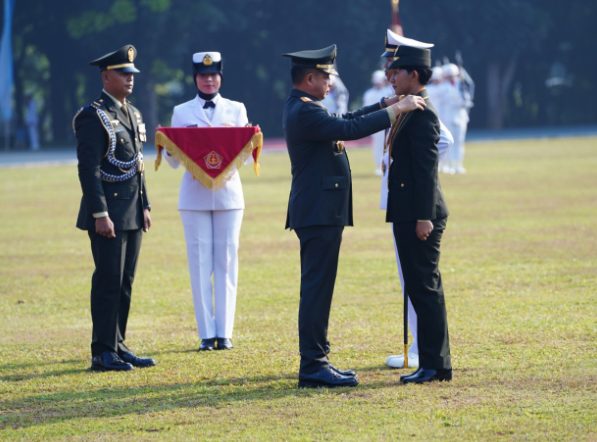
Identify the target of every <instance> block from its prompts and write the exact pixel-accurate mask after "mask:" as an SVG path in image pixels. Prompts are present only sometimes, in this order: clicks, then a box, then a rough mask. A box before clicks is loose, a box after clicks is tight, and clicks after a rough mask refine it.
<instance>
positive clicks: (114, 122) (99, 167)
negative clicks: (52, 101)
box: [73, 45, 155, 371]
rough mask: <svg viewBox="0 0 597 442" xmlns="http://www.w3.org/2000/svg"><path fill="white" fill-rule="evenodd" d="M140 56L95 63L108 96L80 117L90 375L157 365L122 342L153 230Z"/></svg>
mask: <svg viewBox="0 0 597 442" xmlns="http://www.w3.org/2000/svg"><path fill="white" fill-rule="evenodd" d="M136 55H137V50H136V49H135V47H134V46H133V45H125V46H123V47H121V48H120V49H118V50H116V51H114V52H111V53H109V54H106V55H104V56H102V57H100V58H98V59H96V60H93V61H92V62H91V63H90V64H91V65H93V66H98V67H99V68H100V71H101V79H102V83H103V91H102V94H101V96H100V98H98V99H97V100H96V101H93V102H91V103H89V104H87V105H86V106H84V107H83V108H81V109H80V110H79V112H77V114H76V115H75V117H74V119H73V129H74V131H75V136H76V138H77V158H78V162H79V163H78V170H79V181H80V183H81V189H82V191H83V197H82V199H81V206H80V209H79V216H78V219H77V227H78V228H79V229H82V230H86V231H87V232H88V235H89V239H90V240H91V252H92V255H93V261H94V263H95V270H94V272H93V277H92V280H91V318H92V322H93V334H92V341H91V354H92V359H91V369H92V370H119V371H127V370H131V369H133V367H149V366H152V365H155V361H154V360H153V359H151V358H141V357H137V356H136V355H135V354H134V353H133V352H132V351H130V350H129V349H128V348H127V347H126V345H125V344H124V339H125V334H126V325H127V319H128V313H129V308H130V303H131V291H132V285H133V279H134V276H135V267H136V264H137V257H138V256H139V250H140V248H141V238H142V232H143V231H147V230H148V229H149V228H150V226H151V217H150V215H149V211H150V205H149V200H148V198H147V192H146V190H145V176H144V174H143V142H145V141H146V138H147V135H146V132H145V124H144V123H143V119H142V118H141V113H140V112H139V110H138V109H137V108H135V107H134V106H133V105H132V104H131V103H130V102H129V101H128V100H127V97H128V96H129V95H130V94H131V92H132V91H133V83H134V74H136V73H139V71H138V70H137V68H136V67H135V65H134V63H133V62H134V60H135V57H136Z"/></svg>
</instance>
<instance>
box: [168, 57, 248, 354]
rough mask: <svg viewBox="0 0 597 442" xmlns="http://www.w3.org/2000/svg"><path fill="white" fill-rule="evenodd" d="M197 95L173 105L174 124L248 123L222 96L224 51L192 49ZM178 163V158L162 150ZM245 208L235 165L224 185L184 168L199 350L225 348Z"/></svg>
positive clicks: (183, 213)
mask: <svg viewBox="0 0 597 442" xmlns="http://www.w3.org/2000/svg"><path fill="white" fill-rule="evenodd" d="M193 75H194V79H195V85H196V86H197V91H198V93H197V96H196V97H195V98H193V99H192V100H191V101H187V102H185V103H182V104H179V105H178V106H175V107H174V111H173V114H172V123H171V126H172V127H217V126H236V127H238V126H246V125H247V123H248V119H247V111H246V109H245V106H244V104H242V103H239V102H237V101H232V100H228V99H226V98H223V97H222V96H221V95H220V93H219V91H220V86H221V84H222V56H221V54H220V53H219V52H198V53H195V54H193ZM166 160H167V161H168V163H169V164H170V165H171V166H172V167H174V168H176V167H178V166H179V162H178V160H177V159H176V158H174V157H173V156H169V155H166ZM244 207H245V202H244V197H243V189H242V184H241V181H240V176H239V173H238V170H237V171H235V172H234V173H233V175H232V176H231V177H230V179H229V180H228V181H226V182H225V184H224V185H223V186H222V187H220V188H217V189H209V188H207V187H205V186H203V185H202V184H201V183H200V182H199V181H198V180H196V179H194V178H193V176H192V175H191V174H190V173H189V172H188V171H186V172H185V173H184V175H183V177H182V182H181V185H180V196H179V201H178V210H179V211H180V217H181V220H182V224H183V227H184V235H185V240H186V245H187V259H188V264H189V274H190V279H191V289H192V292H193V303H194V306H195V317H196V319H197V327H198V329H199V338H200V339H201V344H200V346H199V350H200V351H206V350H214V349H216V350H229V349H231V348H232V331H233V327H234V312H235V308H236V291H237V281H238V246H239V238H240V228H241V223H242V218H243V211H244Z"/></svg>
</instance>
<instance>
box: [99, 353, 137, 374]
mask: <svg viewBox="0 0 597 442" xmlns="http://www.w3.org/2000/svg"><path fill="white" fill-rule="evenodd" d="M91 369H92V370H93V371H129V370H132V369H133V366H132V365H131V364H129V363H128V362H125V361H123V360H122V359H120V357H119V356H118V355H117V354H116V353H114V352H111V351H105V352H103V353H101V354H99V355H96V356H93V357H92V358H91Z"/></svg>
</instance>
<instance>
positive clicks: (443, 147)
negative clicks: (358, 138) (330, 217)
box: [380, 29, 454, 368]
mask: <svg viewBox="0 0 597 442" xmlns="http://www.w3.org/2000/svg"><path fill="white" fill-rule="evenodd" d="M401 45H406V46H411V47H418V48H423V49H425V48H426V49H429V48H432V47H433V46H434V45H433V43H424V42H421V41H418V40H414V39H412V38H406V37H403V36H402V35H398V34H396V33H394V32H392V31H391V30H390V29H387V30H386V42H385V49H384V52H383V53H382V54H381V56H382V57H383V58H384V59H385V60H386V61H385V66H386V68H389V66H390V65H391V64H392V62H393V61H394V60H395V55H396V51H397V49H398V46H401ZM387 72H388V73H390V74H391V72H392V71H391V70H390V69H388V70H387ZM389 76H391V75H389ZM390 87H391V86H390ZM392 90H393V88H392ZM433 104H434V105H435V102H433ZM453 144H454V138H453V137H452V134H451V133H450V131H449V130H448V128H447V127H446V126H445V125H444V124H443V123H442V122H441V121H440V133H439V142H438V145H437V147H438V150H439V156H440V159H441V158H445V157H446V156H447V153H448V152H449V149H450V148H451V146H452V145H453ZM389 164H390V157H389V149H387V146H386V148H385V149H384V156H383V167H382V170H383V175H382V179H381V191H380V208H381V209H383V210H386V208H387V202H388V171H389ZM392 238H394V234H393V233H392ZM394 255H395V257H396V264H397V267H398V278H399V279H400V286H401V287H402V295H403V296H402V297H403V298H406V299H408V297H405V296H404V277H403V275H402V267H401V266H400V257H399V256H398V249H397V248H396V241H394ZM407 308H408V314H407V316H408V328H409V329H410V332H411V334H412V336H413V340H412V343H411V345H410V347H409V348H408V367H415V368H417V367H418V366H419V345H418V340H417V314H416V312H415V309H414V307H413V305H412V302H411V300H410V299H408V306H407ZM404 362H405V361H404V354H396V355H390V356H388V357H387V358H386V365H387V366H388V367H390V368H408V367H404Z"/></svg>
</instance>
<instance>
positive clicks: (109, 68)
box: [106, 63, 135, 71]
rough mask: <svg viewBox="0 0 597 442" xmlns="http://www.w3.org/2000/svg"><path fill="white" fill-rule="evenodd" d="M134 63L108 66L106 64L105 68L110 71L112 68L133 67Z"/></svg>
mask: <svg viewBox="0 0 597 442" xmlns="http://www.w3.org/2000/svg"><path fill="white" fill-rule="evenodd" d="M134 67H135V64H134V63H122V64H113V65H110V66H106V70H108V71H111V70H113V69H122V68H134Z"/></svg>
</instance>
